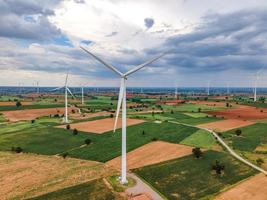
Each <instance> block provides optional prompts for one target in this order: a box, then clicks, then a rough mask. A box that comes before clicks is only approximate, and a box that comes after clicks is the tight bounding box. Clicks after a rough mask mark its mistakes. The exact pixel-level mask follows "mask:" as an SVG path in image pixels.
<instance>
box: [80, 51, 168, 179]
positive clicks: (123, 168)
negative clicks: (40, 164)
mask: <svg viewBox="0 0 267 200" xmlns="http://www.w3.org/2000/svg"><path fill="white" fill-rule="evenodd" d="M81 49H83V50H84V51H85V52H86V53H88V54H89V55H90V56H92V57H93V58H95V59H96V60H98V61H99V62H100V63H102V64H103V65H105V66H106V67H107V68H109V69H110V70H112V71H113V72H115V73H116V74H117V75H119V76H120V78H121V83H120V92H119V98H118V105H117V112H116V118H115V123H114V130H113V132H115V131H116V127H117V121H118V117H119V112H120V108H121V107H122V145H121V146H122V147H121V151H122V153H121V177H120V182H121V184H126V183H127V178H126V172H127V169H126V168H127V163H126V80H127V78H128V76H129V75H131V74H133V73H135V72H136V71H138V70H140V69H142V68H143V67H145V66H147V65H149V64H151V63H152V62H154V61H156V60H157V59H159V58H161V57H162V56H163V55H165V54H161V55H159V56H157V57H155V58H153V59H151V60H149V61H147V62H145V63H143V64H141V65H138V66H136V67H135V68H133V69H131V70H129V71H128V72H126V73H122V72H120V71H119V70H118V69H116V68H115V67H114V66H113V65H111V64H108V63H107V62H105V61H104V60H102V59H101V58H99V57H97V56H96V55H94V54H93V53H91V52H90V51H88V50H87V49H85V48H84V47H82V46H81Z"/></svg>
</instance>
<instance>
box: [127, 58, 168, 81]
mask: <svg viewBox="0 0 267 200" xmlns="http://www.w3.org/2000/svg"><path fill="white" fill-rule="evenodd" d="M165 54H166V53H163V54H160V55H159V56H157V57H155V58H152V59H150V60H148V61H147V62H145V63H143V64H141V65H138V66H137V67H135V68H133V69H131V70H130V71H128V72H126V73H125V74H124V76H128V75H130V74H132V73H134V72H136V71H138V70H140V69H142V68H143V67H145V66H147V65H149V64H151V63H152V62H154V61H156V60H158V59H159V58H161V57H162V56H164V55H165Z"/></svg>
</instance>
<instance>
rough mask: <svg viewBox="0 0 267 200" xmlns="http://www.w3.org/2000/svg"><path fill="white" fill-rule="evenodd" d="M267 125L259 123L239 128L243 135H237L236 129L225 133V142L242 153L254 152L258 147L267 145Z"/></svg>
mask: <svg viewBox="0 0 267 200" xmlns="http://www.w3.org/2000/svg"><path fill="white" fill-rule="evenodd" d="M266 128H267V124H262V123H257V124H254V125H250V126H247V127H243V128H239V129H240V130H241V135H240V136H237V135H236V134H235V131H236V129H234V130H231V131H228V132H225V133H223V135H224V136H225V140H226V141H227V142H228V143H229V144H230V145H231V146H232V147H233V148H234V149H237V150H240V151H249V152H253V151H254V150H255V149H256V148H257V147H258V146H260V145H265V144H267V134H266Z"/></svg>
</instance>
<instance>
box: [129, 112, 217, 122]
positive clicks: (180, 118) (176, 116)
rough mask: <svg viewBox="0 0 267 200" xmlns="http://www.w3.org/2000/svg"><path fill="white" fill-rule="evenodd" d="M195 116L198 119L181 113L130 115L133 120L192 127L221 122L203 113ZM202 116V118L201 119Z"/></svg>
mask: <svg viewBox="0 0 267 200" xmlns="http://www.w3.org/2000/svg"><path fill="white" fill-rule="evenodd" d="M192 114H196V115H197V116H198V117H192V116H189V115H186V114H184V113H181V112H177V111H175V112H173V113H171V112H164V113H162V114H161V113H159V114H154V116H153V115H152V114H134V115H131V117H133V118H140V119H146V120H152V121H154V120H161V121H165V120H172V121H177V122H180V123H185V124H192V125H197V124H204V123H209V122H214V121H218V120H222V119H221V118H216V117H212V116H208V115H207V114H204V113H192ZM201 116H204V117H201Z"/></svg>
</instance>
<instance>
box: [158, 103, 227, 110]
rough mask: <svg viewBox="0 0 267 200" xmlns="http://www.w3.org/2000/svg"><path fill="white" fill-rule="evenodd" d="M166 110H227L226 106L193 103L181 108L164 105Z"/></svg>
mask: <svg viewBox="0 0 267 200" xmlns="http://www.w3.org/2000/svg"><path fill="white" fill-rule="evenodd" d="M162 107H163V109H164V110H173V111H180V112H198V110H199V108H200V109H201V111H212V110H222V109H226V107H224V106H210V105H204V104H193V103H184V104H181V105H179V106H171V105H162Z"/></svg>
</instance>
